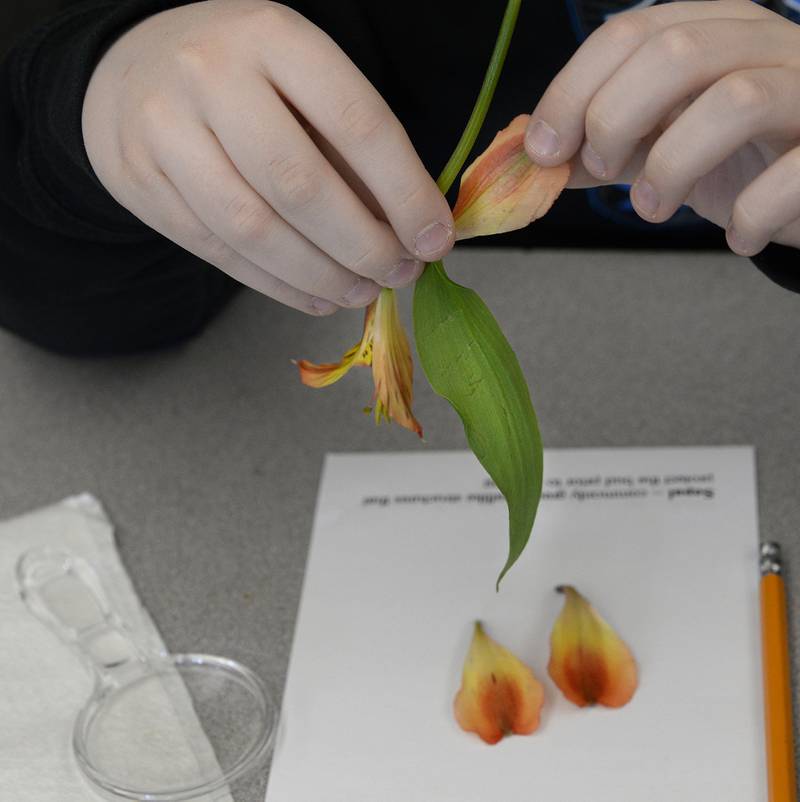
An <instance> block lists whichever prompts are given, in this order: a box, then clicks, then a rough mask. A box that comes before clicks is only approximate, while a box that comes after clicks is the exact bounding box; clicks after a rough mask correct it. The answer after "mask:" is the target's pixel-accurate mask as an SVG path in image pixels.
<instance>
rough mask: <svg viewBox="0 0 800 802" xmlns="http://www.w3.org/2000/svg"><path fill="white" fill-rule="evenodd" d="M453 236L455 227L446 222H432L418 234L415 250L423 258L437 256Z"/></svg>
mask: <svg viewBox="0 0 800 802" xmlns="http://www.w3.org/2000/svg"><path fill="white" fill-rule="evenodd" d="M452 238H453V227H452V226H449V225H445V224H444V223H431V224H430V225H429V226H426V227H425V228H423V229H422V231H420V232H419V234H417V236H416V239H415V240H414V250H415V251H416V253H417V255H418V256H421V257H422V258H423V259H426V258H428V257H432V256H436V255H437V254H439V253H441V252H442V250H443V249H444V248H446V247H447V246H448V245H449V244H450V240H451V239H452Z"/></svg>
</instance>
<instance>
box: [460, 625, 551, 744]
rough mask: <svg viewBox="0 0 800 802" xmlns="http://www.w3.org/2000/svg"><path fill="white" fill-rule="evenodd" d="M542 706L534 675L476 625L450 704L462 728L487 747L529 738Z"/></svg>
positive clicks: (537, 721)
mask: <svg viewBox="0 0 800 802" xmlns="http://www.w3.org/2000/svg"><path fill="white" fill-rule="evenodd" d="M543 703H544V689H543V688H542V684H541V683H540V682H539V681H538V680H537V679H536V677H535V676H534V674H533V671H531V669H530V668H528V666H526V665H525V663H523V662H522V661H521V660H520V659H519V658H517V657H516V656H515V655H514V654H512V653H511V652H510V651H509V650H508V649H506V648H504V647H503V646H501V645H500V644H499V643H497V642H496V641H494V640H492V639H491V638H490V637H489V636H488V635H487V634H486V632H485V631H484V629H483V626H482V625H481V622H480V621H477V622H476V623H475V631H474V633H473V636H472V644H471V646H470V648H469V652H468V653H467V658H466V660H465V662H464V672H463V676H462V680H461V689H460V690H459V692H458V693H457V694H456V698H455V701H454V704H453V708H454V711H455V716H456V721H458V723H459V725H460V726H461V728H462V729H464V730H466V731H467V732H474V733H477V734H478V735H479V736H480V737H481V738H482V739H483V740H484V741H486V743H488V744H496V743H497V742H498V741H499V740H500V739H501V738H503V736H505V735H509V734H510V733H515V734H517V735H529V734H530V733H532V732H534V731H535V730H536V729H537V728H538V726H539V716H540V713H541V709H542V704H543Z"/></svg>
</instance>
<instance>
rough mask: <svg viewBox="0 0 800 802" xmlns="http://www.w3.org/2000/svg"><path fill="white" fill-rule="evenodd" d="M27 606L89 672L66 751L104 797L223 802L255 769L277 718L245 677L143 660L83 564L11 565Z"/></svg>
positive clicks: (33, 560)
mask: <svg viewBox="0 0 800 802" xmlns="http://www.w3.org/2000/svg"><path fill="white" fill-rule="evenodd" d="M17 580H18V582H19V587H20V592H21V594H22V597H23V599H24V600H25V602H26V604H27V605H28V608H29V609H30V610H31V612H33V613H34V614H35V615H36V616H37V617H39V618H40V619H41V620H42V621H44V622H45V623H46V624H47V625H48V626H50V627H51V628H52V629H54V630H55V631H56V633H57V634H58V635H59V636H60V637H61V638H62V639H63V640H64V641H66V642H67V643H68V644H69V645H70V646H72V647H73V649H75V650H76V651H77V652H78V653H79V654H80V656H81V657H82V658H83V659H84V660H85V661H86V662H87V663H88V665H89V667H90V668H91V670H92V672H93V674H94V690H93V692H92V694H91V696H90V697H89V699H88V701H87V702H86V704H85V705H84V706H83V708H82V709H81V710H80V711H79V712H78V715H77V718H76V720H75V725H74V729H73V736H72V745H73V749H74V753H75V757H76V760H77V763H78V766H79V768H80V769H81V771H82V772H83V774H84V775H85V777H86V778H87V779H88V780H89V781H90V783H91V784H92V785H93V786H94V787H95V788H96V789H97V790H98V791H100V792H101V793H102V794H103V795H104V796H105V797H106V798H108V799H112V800H142V802H180V800H209V801H210V800H217V799H229V798H230V797H229V796H228V794H229V786H230V784H231V783H233V782H234V781H236V780H239V779H242V778H244V777H246V776H249V775H251V773H252V772H253V771H254V770H255V769H256V768H258V767H259V766H261V765H262V764H263V762H264V759H265V758H266V756H267V754H268V753H269V750H270V748H271V746H272V740H273V736H274V732H275V727H276V720H277V711H276V708H275V705H274V703H273V702H272V700H271V698H270V695H269V693H268V692H267V689H266V688H265V686H264V684H263V683H262V682H261V680H260V679H259V677H258V676H257V675H256V674H254V673H253V672H252V671H251V670H250V669H248V668H246V667H245V666H243V665H241V664H240V663H237V662H236V661H234V660H229V659H227V658H224V657H215V656H212V655H203V654H174V655H170V654H165V653H148V652H147V651H146V650H145V649H144V648H143V647H142V646H140V645H139V644H137V643H136V642H135V639H134V638H133V637H132V633H131V630H130V629H129V628H128V626H127V625H126V624H125V622H124V621H123V620H122V619H121V617H120V616H119V615H118V614H117V613H116V612H115V611H114V610H113V609H111V608H110V606H109V604H108V601H107V598H106V595H105V594H104V592H103V589H102V587H101V585H100V582H99V580H98V578H97V575H96V574H95V572H94V571H93V570H92V568H91V566H89V564H88V563H87V562H86V561H84V560H82V559H80V558H76V557H74V556H72V555H70V554H67V553H65V552H62V551H54V550H51V549H44V550H41V549H39V550H35V551H31V552H28V553H27V554H25V555H23V557H22V558H21V559H20V561H19V563H18V565H17Z"/></svg>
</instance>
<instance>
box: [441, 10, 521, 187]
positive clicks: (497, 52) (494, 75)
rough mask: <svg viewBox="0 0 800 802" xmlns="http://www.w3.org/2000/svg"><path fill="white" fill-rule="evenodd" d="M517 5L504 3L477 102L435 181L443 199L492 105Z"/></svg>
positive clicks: (459, 170)
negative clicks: (502, 13) (503, 11)
mask: <svg viewBox="0 0 800 802" xmlns="http://www.w3.org/2000/svg"><path fill="white" fill-rule="evenodd" d="M521 2H522V0H508V4H507V5H506V11H505V14H504V15H503V21H502V23H501V24H500V32H499V33H498V34H497V41H496V42H495V44H494V52H493V53H492V58H491V60H490V61H489V66H488V68H487V69H486V75H485V76H484V78H483V86H482V87H481V91H480V93H479V94H478V99H477V100H476V101H475V106H474V107H473V109H472V114H471V115H470V118H469V121H468V122H467V127H466V128H465V129H464V133H463V134H461V139H459V141H458V144H457V145H456V149H455V150H454V151H453V155H452V156H451V157H450V159H449V160H448V162H447V164H446V165H445V166H444V170H442V173H441V175H440V176H439V178H438V179H437V180H436V184H437V185H438V187H439V189H440V190H441V191H442V194H443V195H445V194H446V193H447V190H448V189H450V187H451V186H452V185H453V181H455V180H456V177H457V176H458V174H459V173H460V172H461V168H462V167H463V166H464V162H465V161H466V160H467V156H469V154H470V151H471V150H472V148H473V147H474V145H475V140H476V139H477V138H478V134H479V133H480V130H481V127H482V126H483V121H484V120H485V119H486V112H487V111H489V104H490V103H491V102H492V97H493V96H494V90H495V89H496V88H497V82H498V80H499V79H500V73H501V72H502V71H503V63H504V62H505V60H506V53H508V46H509V44H510V43H511V35H512V34H513V33H514V26H515V25H516V24H517V16H518V15H519V7H520V3H521Z"/></svg>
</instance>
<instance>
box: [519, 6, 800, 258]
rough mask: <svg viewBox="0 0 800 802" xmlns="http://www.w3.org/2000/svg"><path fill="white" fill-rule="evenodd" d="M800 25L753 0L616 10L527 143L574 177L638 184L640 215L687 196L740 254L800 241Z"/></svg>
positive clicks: (579, 56) (657, 218)
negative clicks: (571, 171) (567, 164)
mask: <svg viewBox="0 0 800 802" xmlns="http://www.w3.org/2000/svg"><path fill="white" fill-rule="evenodd" d="M798 144H800V26H798V25H796V24H795V23H793V22H789V21H788V20H786V19H784V18H783V17H780V16H778V15H776V14H774V13H772V12H771V11H767V10H765V9H763V8H761V7H759V6H758V5H756V4H755V3H753V2H750V0H715V2H684V3H670V4H668V5H659V6H654V7H652V8H648V9H644V10H641V11H631V12H628V13H626V14H623V15H620V16H618V17H615V18H613V19H611V20H610V21H609V22H607V23H606V24H605V25H603V26H602V27H601V28H599V29H598V30H597V31H595V33H593V34H592V36H590V37H589V38H588V39H587V40H586V42H585V43H584V44H583V45H582V47H581V48H580V49H579V50H578V51H577V53H576V54H575V55H574V56H573V58H572V59H571V60H570V61H569V63H568V64H567V65H566V66H565V67H564V69H563V70H562V71H561V72H560V73H559V74H558V76H557V77H556V78H555V80H554V81H553V82H552V84H551V85H550V87H549V88H548V89H547V91H546V92H545V94H544V96H543V97H542V99H541V100H540V102H539V104H538V105H537V107H536V109H535V111H534V112H533V115H532V117H531V122H530V126H529V128H528V132H527V138H526V146H527V150H528V153H529V155H530V156H531V158H532V159H534V160H535V161H537V162H538V163H540V164H543V165H554V164H560V163H562V162H564V161H567V160H568V159H573V157H574V161H573V165H574V167H575V170H574V174H573V178H572V180H571V182H570V186H589V185H597V184H605V183H612V182H624V183H633V184H634V185H633V188H632V190H631V199H632V201H633V204H634V206H635V208H636V211H637V212H638V213H639V215H640V216H641V217H643V218H644V219H645V220H650V221H653V222H663V221H664V220H667V219H668V218H669V217H670V216H671V215H672V214H673V213H674V212H675V211H676V210H677V209H678V207H679V206H680V205H681V204H682V203H687V204H688V205H689V206H691V207H692V208H693V209H694V210H695V211H696V212H698V214H701V215H702V216H703V217H705V218H707V219H708V220H711V221H712V222H714V223H716V224H717V225H719V226H722V227H724V228H727V237H728V244H729V245H730V247H731V248H732V249H733V250H734V251H736V252H737V253H740V254H743V255H752V254H755V253H758V251H760V250H761V249H762V248H764V247H765V246H766V245H767V244H768V243H769V242H770V241H774V242H780V243H783V244H786V245H792V246H795V247H800V220H798V218H800V147H797V145H798Z"/></svg>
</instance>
